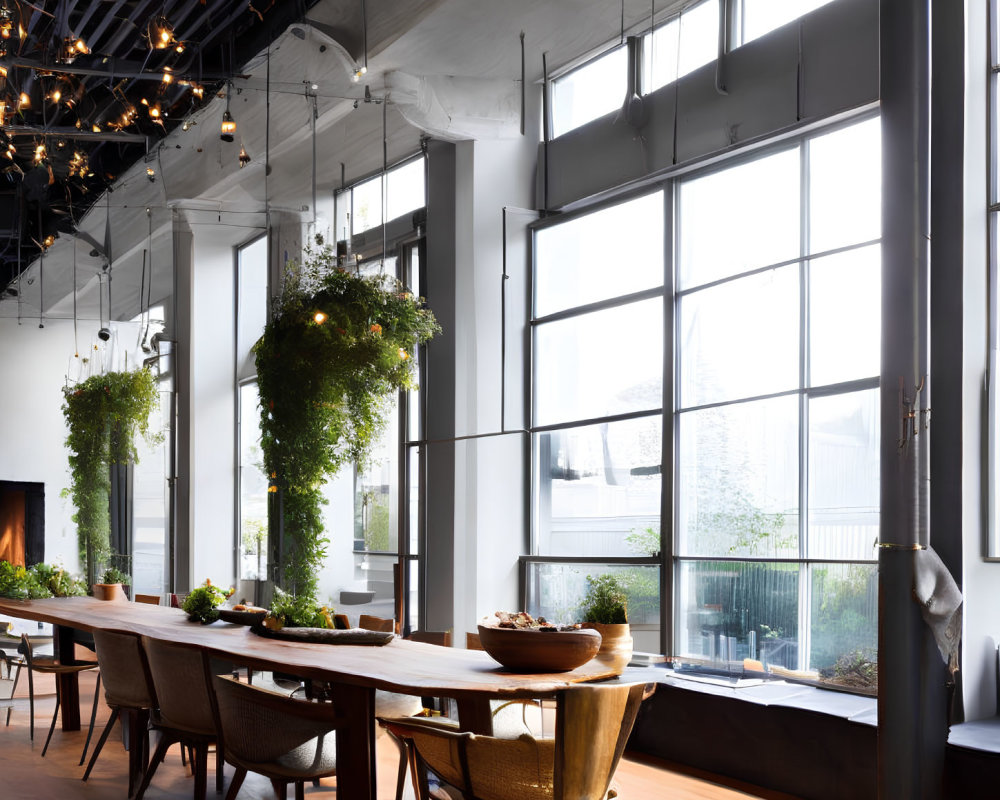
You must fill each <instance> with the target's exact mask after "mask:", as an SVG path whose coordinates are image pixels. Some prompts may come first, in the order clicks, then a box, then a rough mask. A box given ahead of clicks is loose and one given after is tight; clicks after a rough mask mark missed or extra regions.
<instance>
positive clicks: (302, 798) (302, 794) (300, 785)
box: [295, 781, 306, 800]
mask: <svg viewBox="0 0 1000 800" xmlns="http://www.w3.org/2000/svg"><path fill="white" fill-rule="evenodd" d="M295 800H306V785H305V781H295Z"/></svg>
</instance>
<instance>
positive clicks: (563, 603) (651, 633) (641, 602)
mask: <svg viewBox="0 0 1000 800" xmlns="http://www.w3.org/2000/svg"><path fill="white" fill-rule="evenodd" d="M608 572H613V573H615V574H617V575H619V576H621V578H622V579H623V581H624V583H625V586H626V592H627V594H628V600H627V602H626V605H627V609H628V620H629V628H630V630H631V633H632V649H633V650H634V651H636V652H643V653H658V652H660V569H659V567H657V566H614V567H610V566H606V565H604V564H536V563H529V564H528V574H527V609H525V610H526V611H527V612H528V613H529V614H532V615H533V616H543V617H545V618H546V619H547V620H550V621H552V622H580V616H581V614H580V604H581V603H582V602H583V598H584V596H585V595H586V593H587V576H588V575H590V576H593V577H597V576H598V575H604V574H605V573H608Z"/></svg>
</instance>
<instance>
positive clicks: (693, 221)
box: [678, 148, 800, 289]
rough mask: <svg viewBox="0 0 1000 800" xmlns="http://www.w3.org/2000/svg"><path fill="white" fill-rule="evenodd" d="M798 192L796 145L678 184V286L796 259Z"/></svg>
mask: <svg viewBox="0 0 1000 800" xmlns="http://www.w3.org/2000/svg"><path fill="white" fill-rule="evenodd" d="M799 194H800V192H799V151H798V149H797V148H796V149H792V150H786V151H784V152H782V153H777V154H775V155H772V156H767V157H766V158H760V159H757V160H756V161H751V162H750V163H747V164H742V165H740V166H738V167H732V168H730V169H727V170H723V171H721V172H716V173H713V174H710V175H706V176H705V177H702V178H695V179H693V180H689V181H686V182H684V183H682V184H681V188H680V221H679V226H680V227H679V239H680V253H679V259H680V261H679V265H678V287H679V288H680V289H687V288H690V287H692V286H697V285H700V284H703V283H708V282H710V281H714V280H718V279H719V278H725V277H727V276H729V275H736V274H738V273H740V272H744V271H746V270H748V269H753V268H755V267H764V266H767V265H769V264H776V263H778V262H781V261H787V260H789V259H791V258H796V257H798V255H799V206H800V203H799ZM723 232H724V233H723Z"/></svg>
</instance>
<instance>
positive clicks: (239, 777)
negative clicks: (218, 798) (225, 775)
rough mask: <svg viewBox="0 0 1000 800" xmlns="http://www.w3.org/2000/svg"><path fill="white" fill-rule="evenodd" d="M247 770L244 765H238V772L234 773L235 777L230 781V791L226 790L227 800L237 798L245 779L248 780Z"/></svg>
mask: <svg viewBox="0 0 1000 800" xmlns="http://www.w3.org/2000/svg"><path fill="white" fill-rule="evenodd" d="M246 777H247V771H246V770H245V769H243V768H242V767H237V768H236V772H235V773H234V774H233V779H232V781H230V783H229V791H228V792H226V800H236V795H238V794H239V793H240V787H241V786H242V785H243V781H244V780H246Z"/></svg>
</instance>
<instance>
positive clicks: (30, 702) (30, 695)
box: [28, 667, 59, 741]
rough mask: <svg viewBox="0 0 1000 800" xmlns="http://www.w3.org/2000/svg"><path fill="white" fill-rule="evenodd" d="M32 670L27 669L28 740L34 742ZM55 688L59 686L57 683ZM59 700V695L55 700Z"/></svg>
mask: <svg viewBox="0 0 1000 800" xmlns="http://www.w3.org/2000/svg"><path fill="white" fill-rule="evenodd" d="M32 672H33V670H32V669H31V667H28V717H29V720H30V721H29V723H28V726H29V727H28V738H29V739H30V740H31V741H35V679H34V677H33V676H32ZM56 686H57V687H58V686H59V683H58V681H57V682H56ZM58 699H59V695H58V694H57V695H56V700H58Z"/></svg>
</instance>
